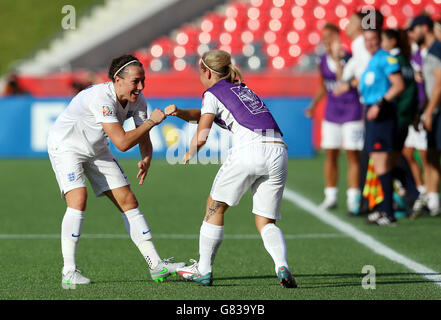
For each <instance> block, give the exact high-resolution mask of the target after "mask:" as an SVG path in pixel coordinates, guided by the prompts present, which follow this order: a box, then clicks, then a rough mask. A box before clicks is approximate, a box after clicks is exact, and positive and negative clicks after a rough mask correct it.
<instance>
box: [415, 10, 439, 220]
mask: <svg viewBox="0 0 441 320" xmlns="http://www.w3.org/2000/svg"><path fill="white" fill-rule="evenodd" d="M410 29H412V30H414V33H415V37H416V41H417V43H424V46H425V47H426V48H427V55H426V56H425V57H424V58H423V78H424V83H425V89H426V95H427V99H428V100H427V106H426V108H425V111H424V114H423V122H424V127H425V129H426V130H427V165H426V171H427V175H426V191H427V194H420V197H419V198H418V200H417V201H415V205H414V208H413V211H414V212H413V216H414V217H416V216H418V215H420V214H421V213H422V210H423V208H424V206H427V207H428V209H429V210H430V215H432V216H436V215H439V214H440V203H439V187H440V179H441V166H440V155H441V119H440V118H441V112H440V106H441V42H440V41H438V40H437V39H436V37H435V34H434V25H433V21H432V19H430V17H428V16H425V15H421V16H418V17H416V18H415V19H414V20H413V21H412V24H411V26H410Z"/></svg>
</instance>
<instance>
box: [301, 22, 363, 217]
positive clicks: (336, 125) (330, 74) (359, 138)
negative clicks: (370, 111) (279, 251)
mask: <svg viewBox="0 0 441 320" xmlns="http://www.w3.org/2000/svg"><path fill="white" fill-rule="evenodd" d="M339 33H340V31H339V29H338V27H337V26H335V25H333V24H331V23H328V24H326V25H325V27H324V28H323V31H322V43H323V45H324V47H325V54H324V55H323V56H322V57H321V58H320V62H319V75H320V78H321V86H320V88H319V90H318V92H317V93H316V95H315V97H314V99H313V101H312V103H311V106H310V107H309V108H308V109H307V110H306V115H307V116H308V117H311V116H312V114H313V111H314V109H315V108H316V106H317V104H318V102H319V101H320V100H321V99H322V98H324V97H325V96H326V97H327V104H326V111H325V119H324V120H323V122H322V130H321V132H322V139H321V147H322V148H323V149H324V150H325V155H326V156H325V164H324V177H325V189H324V193H325V199H324V201H323V203H322V204H321V207H322V208H324V209H332V208H335V207H336V206H337V192H338V188H337V180H338V156H339V152H340V149H344V150H346V157H347V160H348V169H347V177H348V190H347V191H346V195H347V207H348V210H349V212H351V213H354V212H355V211H356V210H358V205H359V204H358V203H359V199H360V190H359V188H358V187H359V174H360V173H359V171H360V166H359V162H358V153H359V151H360V150H361V149H362V148H363V121H362V108H361V104H360V102H359V97H358V92H357V89H355V88H354V89H352V90H349V91H348V92H346V93H345V94H342V95H341V96H338V97H336V96H335V95H334V94H333V92H332V90H333V89H334V87H335V86H336V84H337V75H336V72H337V70H338V69H342V66H344V64H345V63H346V62H347V61H348V60H349V58H350V54H348V53H347V52H345V51H343V50H342V49H341V45H340V34H339ZM337 65H338V66H339V67H337Z"/></svg>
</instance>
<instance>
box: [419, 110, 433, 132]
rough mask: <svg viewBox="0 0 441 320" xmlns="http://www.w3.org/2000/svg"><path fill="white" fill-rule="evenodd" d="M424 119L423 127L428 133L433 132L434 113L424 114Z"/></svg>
mask: <svg viewBox="0 0 441 320" xmlns="http://www.w3.org/2000/svg"><path fill="white" fill-rule="evenodd" d="M421 118H422V119H423V126H424V129H426V131H432V113H429V112H427V111H426V112H424V113H423V115H422V116H421Z"/></svg>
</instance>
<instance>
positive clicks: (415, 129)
mask: <svg viewBox="0 0 441 320" xmlns="http://www.w3.org/2000/svg"><path fill="white" fill-rule="evenodd" d="M407 34H408V37H409V40H410V42H411V43H412V45H415V47H416V50H415V52H414V53H413V54H412V57H411V60H410V62H411V65H412V68H413V71H414V78H415V82H416V85H417V90H418V112H417V114H416V115H415V118H414V120H413V124H412V125H410V126H409V132H408V134H407V138H406V141H405V142H404V148H403V155H404V157H405V158H406V160H407V162H408V163H409V166H410V169H411V171H412V175H413V178H414V180H415V184H416V186H417V189H418V192H419V193H420V194H425V193H426V187H425V185H424V181H425V180H426V179H425V178H423V172H424V175H426V174H427V172H426V170H424V168H425V167H426V162H427V132H426V130H425V129H424V126H423V123H422V121H421V114H422V112H423V111H424V106H425V104H426V92H425V88H424V79H423V74H422V68H423V56H424V55H426V53H427V49H426V48H425V47H424V42H423V43H417V41H416V38H415V33H414V30H413V29H408V31H407ZM415 150H417V151H418V153H419V155H420V159H421V164H422V166H421V167H420V164H419V163H418V161H417V160H416V158H415ZM411 218H413V216H412V215H411Z"/></svg>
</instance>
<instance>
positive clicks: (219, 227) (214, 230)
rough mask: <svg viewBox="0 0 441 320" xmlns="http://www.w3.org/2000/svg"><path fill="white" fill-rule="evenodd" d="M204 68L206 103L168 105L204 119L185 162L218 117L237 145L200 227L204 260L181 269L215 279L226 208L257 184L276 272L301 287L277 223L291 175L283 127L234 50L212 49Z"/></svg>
mask: <svg viewBox="0 0 441 320" xmlns="http://www.w3.org/2000/svg"><path fill="white" fill-rule="evenodd" d="M199 73H200V80H201V82H202V84H203V85H204V87H205V88H206V89H207V90H206V91H205V92H204V94H203V100H202V108H201V109H178V107H176V106H175V105H171V106H168V107H167V108H166V109H165V114H166V115H172V116H177V117H179V118H181V119H183V120H186V121H197V122H198V127H197V131H196V134H195V136H194V137H193V139H192V141H191V144H190V148H189V150H188V151H187V153H186V154H185V156H184V159H183V160H184V163H188V162H189V161H190V159H192V158H193V157H194V156H195V155H196V154H197V152H198V151H199V149H200V148H202V146H204V144H205V142H206V140H207V137H208V134H209V132H210V129H211V126H212V124H213V122H214V123H216V124H217V125H219V126H220V127H221V128H223V129H226V130H229V131H230V132H231V133H232V136H233V147H232V148H231V149H230V150H229V153H228V156H227V158H226V160H225V162H224V163H223V165H222V167H221V168H220V169H219V172H218V173H217V175H216V178H215V180H214V183H213V185H212V188H211V192H210V195H209V197H208V199H207V207H206V214H205V218H204V221H203V223H202V226H201V229H200V237H199V256H200V258H199V261H195V260H191V261H192V262H193V264H192V265H190V266H189V267H187V268H180V269H179V270H178V274H179V275H180V276H181V277H183V278H184V279H188V280H192V281H195V282H197V283H199V284H200V285H202V286H211V285H212V282H213V276H212V267H213V262H214V258H215V256H216V253H217V250H218V248H219V247H220V245H221V243H222V240H223V235H224V213H225V211H226V210H227V209H228V208H229V207H230V206H235V205H237V204H238V203H239V201H240V199H241V198H242V196H243V194H244V193H245V192H246V191H247V190H249V189H251V192H252V195H253V210H252V212H253V213H254V217H255V223H256V227H257V230H258V231H259V233H260V235H261V237H262V240H263V244H264V247H265V249H266V250H267V251H268V253H269V254H270V255H271V257H272V258H273V260H274V264H275V273H276V274H277V277H278V279H279V282H280V284H281V286H282V287H284V288H295V287H297V283H296V281H295V279H294V278H293V276H292V274H291V271H290V269H289V267H288V263H287V259H286V246H285V240H284V236H283V233H282V230H281V229H280V228H278V227H277V226H276V221H277V220H280V219H281V214H280V205H281V201H282V195H283V190H284V188H285V183H286V179H287V175H288V155H287V152H286V149H287V146H286V145H285V143H284V142H283V140H282V132H281V130H280V128H279V126H278V125H277V123H276V121H275V120H274V118H273V116H272V115H271V113H270V111H269V110H268V108H267V106H266V105H265V103H264V102H263V101H262V100H261V99H260V98H259V97H258V96H257V95H256V94H255V93H254V92H253V91H252V90H251V89H250V88H248V87H247V86H246V85H245V84H244V83H243V82H242V76H241V73H240V71H239V70H238V69H237V68H236V67H235V66H234V65H233V64H232V63H231V56H230V54H229V53H227V52H225V51H222V50H211V51H208V52H206V53H205V54H204V55H203V56H202V58H201V60H200V63H199Z"/></svg>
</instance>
